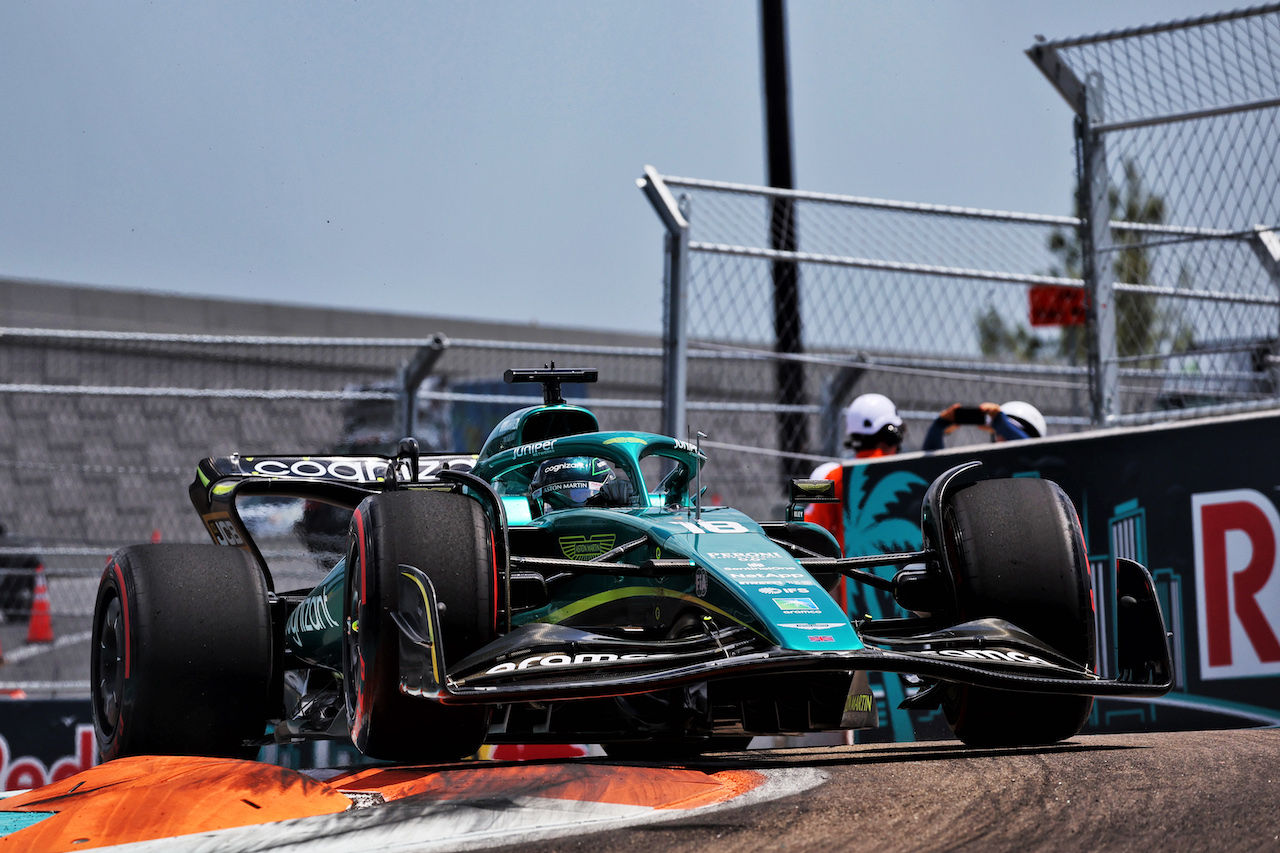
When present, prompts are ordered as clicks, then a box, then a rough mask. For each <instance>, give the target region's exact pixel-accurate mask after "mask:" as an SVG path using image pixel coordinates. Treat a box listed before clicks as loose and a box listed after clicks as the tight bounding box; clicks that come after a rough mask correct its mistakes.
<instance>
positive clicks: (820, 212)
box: [645, 170, 1090, 474]
mask: <svg viewBox="0 0 1280 853" xmlns="http://www.w3.org/2000/svg"><path fill="white" fill-rule="evenodd" d="M645 184H646V186H647V187H655V188H661V190H662V191H663V192H665V193H666V195H667V196H668V198H670V199H671V200H672V203H673V204H674V205H675V206H676V207H677V209H678V210H679V211H680V212H681V219H682V220H683V222H684V223H685V225H684V233H683V234H681V235H680V239H678V240H671V241H669V243H670V244H677V245H676V246H675V247H672V248H671V249H670V251H671V252H674V251H678V250H679V246H678V244H679V243H680V242H681V240H684V241H686V244H685V248H684V251H685V252H687V257H688V261H687V268H686V269H687V277H686V279H685V280H686V282H687V294H686V297H685V298H686V300H687V318H686V321H685V324H684V329H683V334H684V335H685V336H686V341H687V347H688V351H687V352H688V359H687V364H688V367H687V386H688V388H687V402H686V408H687V411H686V414H685V416H686V419H687V422H688V424H689V426H690V428H691V429H701V430H702V431H704V432H707V433H708V434H709V435H710V436H711V438H712V439H713V440H714V439H716V438H717V435H716V430H717V429H731V430H733V431H737V430H738V427H737V426H736V424H735V423H734V421H733V417H734V416H733V415H732V414H730V413H726V414H725V416H722V417H719V418H716V419H715V420H714V421H713V422H709V419H708V418H706V417H705V416H704V415H701V414H699V410H700V409H702V408H703V407H705V406H707V405H708V404H709V403H714V402H720V401H723V400H726V399H734V398H737V397H741V396H744V395H748V394H750V395H752V396H753V397H754V398H755V399H756V400H758V401H759V403H760V407H759V408H757V409H756V410H753V411H751V412H744V413H743V414H742V415H741V417H744V418H751V419H752V420H753V421H755V422H756V430H757V432H758V434H759V435H760V438H761V444H760V445H759V447H761V448H770V449H771V450H772V452H774V453H777V454H780V455H782V458H783V459H784V460H785V461H784V463H783V464H782V465H781V466H780V467H777V469H776V470H777V472H778V473H779V474H794V473H798V472H802V473H807V471H808V470H809V469H811V468H813V467H814V464H815V462H818V461H822V460H823V459H824V458H826V457H833V456H837V455H838V454H839V439H840V438H841V437H842V423H841V421H840V417H839V414H840V408H841V407H842V406H844V405H847V404H848V402H849V400H850V399H851V398H852V397H853V396H856V395H857V394H859V393H863V392H868V391H876V392H879V393H883V394H886V395H888V396H889V397H891V398H892V399H893V400H894V401H895V402H896V403H897V404H898V407H899V410H900V411H901V413H902V414H903V416H904V418H905V419H906V421H907V424H908V436H907V442H906V446H907V448H908V449H910V448H912V447H919V442H920V440H921V439H922V438H923V436H924V432H925V430H926V428H927V426H928V424H929V423H930V422H931V421H932V420H933V418H934V416H935V415H936V414H937V412H938V411H939V410H940V409H941V408H943V407H944V406H946V405H947V404H949V403H952V402H957V401H965V402H970V403H979V402H983V401H987V400H991V401H996V402H1003V401H1006V400H1010V399H1021V400H1026V401H1028V402H1031V403H1032V404H1034V405H1035V406H1037V407H1038V408H1039V409H1040V410H1041V411H1042V412H1044V413H1045V415H1046V417H1047V419H1048V421H1049V423H1050V425H1051V426H1052V427H1053V428H1054V429H1056V430H1060V431H1061V430H1070V429H1075V428H1079V427H1081V426H1085V425H1087V424H1089V422H1090V418H1089V384H1088V367H1087V353H1086V345H1085V336H1084V335H1083V334H1082V327H1079V326H1075V327H1071V329H1070V330H1069V331H1067V332H1066V333H1060V332H1056V331H1055V334H1053V335H1048V334H1043V333H1040V332H1038V331H1036V330H1033V329H1031V328H1029V327H1028V326H1027V325H1026V324H1027V318H1028V303H1029V299H1030V294H1031V292H1032V290H1033V289H1037V288H1057V289H1062V290H1066V291H1069V292H1081V293H1082V292H1083V281H1081V280H1080V279H1078V278H1071V277H1069V276H1065V275H1061V274H1055V265H1056V264H1057V261H1058V253H1055V251H1054V250H1053V249H1052V248H1051V246H1053V245H1055V241H1056V239H1057V237H1058V236H1059V235H1062V234H1064V233H1073V232H1074V230H1075V229H1076V228H1077V227H1078V225H1079V220H1078V219H1075V218H1072V217H1060V216H1033V215H1027V214H1017V213H1007V212H1002V211H990V210H974V209H969V208H958V207H944V206H938V205H925V204H909V203H903V202H893V201H885V200H880V199H867V198H856V197H851V196H836V195H829V194H822V193H806V192H798V191H784V190H775V189H769V188H765V187H752V186H744V185H737V184H727V183H723V182H716V181H705V180H696V179H691V178H678V177H668V176H660V175H658V174H656V173H655V172H653V171H652V170H650V171H649V173H648V174H647V176H646V179H645ZM675 194H678V195H679V199H678V200H676V197H675ZM655 195H656V193H655ZM782 200H785V201H787V202H788V208H789V210H790V211H791V215H792V216H793V217H794V222H795V226H796V232H797V234H798V235H799V242H800V249H799V250H798V251H779V250H774V249H770V248H767V246H768V245H769V243H770V240H771V238H770V235H769V233H768V230H767V229H768V228H769V225H770V222H771V210H772V209H773V208H774V207H775V206H776V205H777V204H778V203H779V201H782ZM780 262H790V263H793V264H794V265H795V267H796V270H797V275H798V278H799V282H800V294H801V298H800V300H799V306H798V309H797V310H796V311H795V312H794V313H793V315H792V316H791V317H789V318H780V317H779V316H778V313H779V312H778V310H777V305H776V304H775V300H774V292H775V282H776V276H777V266H778V264H779V263H780ZM668 282H669V285H671V284H674V283H675V277H674V276H669V277H668ZM676 299H677V300H678V299H679V296H678V295H677V296H676ZM784 323H792V324H795V325H796V326H798V327H799V328H800V329H801V330H802V340H803V352H795V353H786V354H779V353H777V352H774V341H775V331H776V329H777V328H778V326H779V325H780V324H784ZM730 354H732V355H735V356H737V357H740V358H741V357H746V356H747V355H750V356H752V357H754V358H755V359H756V360H757V361H758V362H759V364H760V367H758V368H757V369H756V370H755V371H754V372H753V374H752V376H751V377H750V379H749V384H744V382H743V380H744V379H745V377H738V376H734V375H732V374H730V373H728V372H726V371H725V370H723V369H722V367H721V364H722V362H721V361H719V360H717V359H716V358H713V357H711V356H713V355H719V356H722V357H723V356H726V355H730ZM776 362H787V363H790V364H792V365H794V366H795V367H796V368H798V370H795V373H798V374H799V377H800V378H799V381H800V383H801V384H800V389H801V393H800V394H799V395H794V394H793V395H792V399H798V400H799V402H792V403H782V404H780V403H779V400H780V399H781V397H782V395H781V393H780V389H779V381H780V377H781V375H782V374H781V373H780V372H779V371H775V370H773V369H772V367H771V363H776ZM793 375H794V374H793ZM762 414H763V415H764V417H763V418H762V417H761V415H762ZM797 415H798V416H799V417H796V416H797ZM704 424H706V426H704ZM979 435H980V434H978V433H977V432H976V431H975V433H974V435H972V436H967V437H964V438H966V439H968V440H972V439H975V438H977V437H978V436H979Z"/></svg>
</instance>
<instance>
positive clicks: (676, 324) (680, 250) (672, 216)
mask: <svg viewBox="0 0 1280 853" xmlns="http://www.w3.org/2000/svg"><path fill="white" fill-rule="evenodd" d="M644 174H645V176H644V177H643V178H639V179H637V180H636V186H638V187H639V188H640V189H641V190H643V191H644V194H645V196H646V197H648V199H649V203H650V204H652V205H653V208H654V210H656V211H657V213H658V216H659V218H661V219H662V222H663V224H664V225H666V226H667V233H666V237H665V239H664V241H663V245H664V250H665V251H664V257H665V264H664V266H665V269H664V275H663V279H664V280H663V294H664V297H663V322H662V431H663V432H664V433H666V434H667V435H670V436H673V437H675V438H684V437H685V435H686V433H687V431H688V420H687V419H686V417H685V401H686V397H687V389H688V351H689V332H688V328H687V326H686V320H687V317H688V310H687V309H688V294H689V288H688V283H689V220H688V219H686V218H685V211H684V210H682V209H681V207H680V205H679V204H677V203H676V200H675V198H674V197H673V196H672V195H671V191H670V190H669V189H668V188H667V186H666V184H664V183H663V182H662V176H661V175H659V174H658V172H657V170H656V169H654V168H653V167H652V166H645V167H644Z"/></svg>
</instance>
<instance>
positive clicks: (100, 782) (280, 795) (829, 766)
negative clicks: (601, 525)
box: [0, 729, 1280, 853]
mask: <svg viewBox="0 0 1280 853" xmlns="http://www.w3.org/2000/svg"><path fill="white" fill-rule="evenodd" d="M0 818H3V819H4V820H3V821H0V823H4V822H5V821H7V822H8V824H7V826H6V827H0V828H2V829H3V834H0V853H3V851H4V850H14V851H23V853H35V851H40V853H50V851H59V852H60V853H61V851H72V850H81V849H91V848H97V849H113V850H120V851H121V853H124V851H136V852H137V853H161V851H163V853H173V851H182V853H227V851H244V853H248V851H253V853H286V851H287V853H343V851H366V850H378V851H383V853H427V851H431V853H435V851H449V850H481V849H482V850H501V851H514V850H519V851H522V853H540V852H541V851H556V852H557V853H559V851H584V852H588V853H589V851H643V853H665V851H680V853H684V851H697V852H698V853H706V851H716V853H718V851H732V853H738V851H774V850H788V851H790V850H795V851H809V850H813V851H823V853H827V851H839V850H856V851H890V853H898V851H997V853H999V851H1015V850H1016V851H1038V850H1052V851H1063V850H1066V851H1075V850H1081V851H1110V850H1116V851H1161V853H1174V851H1181V850H1194V851H1197V853H1199V851H1217V850H1230V851H1237V850H1244V851H1248V850H1280V729H1243V730H1222V731H1208V732H1184V733H1173V734H1133V735H1098V736H1084V737H1078V738H1075V739H1073V740H1071V741H1069V742H1067V743H1064V744H1059V745H1056V746H1052V747H1047V748H1036V749H1030V748H1026V749H1002V750H972V749H968V748H966V747H964V746H962V745H960V744H959V743H957V742H954V741H945V742H931V743H917V744H882V745H858V746H821V747H818V746H814V747H805V748H800V749H774V750H755V751H748V752H741V753H733V754H726V755H723V756H717V757H715V758H714V759H711V758H708V759H702V760H699V761H696V762H690V763H686V764H680V765H671V764H661V763H658V762H610V761H608V760H607V759H602V758H588V759H577V760H544V761H531V762H527V763H514V762H483V761H481V762H464V763H461V764H454V765H439V766H426V767H405V768H399V767H393V766H386V765H383V766H371V767H365V768H356V769H334V770H330V771H317V772H315V773H313V774H310V775H303V774H299V773H297V772H295V771H289V770H284V769H282V768H276V767H272V766H271V765H265V764H258V763H256V762H243V761H228V760H225V759H200V758H173V757H170V758H162V757H147V756H140V757H135V758H127V759H120V760H119V761H116V762H110V763H109V764H107V765H102V766H100V767H97V768H91V769H90V770H87V771H84V772H83V773H80V774H77V775H75V776H71V777H68V778H66V779H64V780H62V781H60V782H56V783H54V784H52V785H49V786H46V787H45V788H40V789H36V790H35V791H30V792H26V793H25V794H17V795H14V796H12V797H11V798H7V799H6V800H4V801H3V808H0ZM114 845H122V846H119V847H116V846H114Z"/></svg>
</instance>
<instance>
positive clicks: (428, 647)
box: [392, 560, 1172, 705]
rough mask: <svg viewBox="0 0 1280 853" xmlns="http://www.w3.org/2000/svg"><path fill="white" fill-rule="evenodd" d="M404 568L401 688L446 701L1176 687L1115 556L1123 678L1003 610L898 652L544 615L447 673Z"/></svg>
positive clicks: (1162, 639)
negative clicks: (885, 683)
mask: <svg viewBox="0 0 1280 853" xmlns="http://www.w3.org/2000/svg"><path fill="white" fill-rule="evenodd" d="M401 570H402V573H403V574H404V577H405V583H403V584H402V585H401V591H402V596H401V599H400V604H401V608H400V610H399V611H397V612H395V613H393V614H392V618H393V619H394V621H395V623H396V625H397V626H398V627H399V629H400V689H401V690H402V691H403V692H404V693H407V694H409V695H414V696H422V697H424V698H427V699H431V700H435V701H438V702H441V703H444V704H450V705H453V704H490V703H506V702H545V701H557V700H570V699H593V698H602V697H607V696H622V695H629V694H637V693H648V692H651V691H655V690H663V689H667V688H672V687H681V686H684V685H688V684H693V683H697V682H701V681H711V680H719V679H726V678H739V677H744V676H758V675H769V674H797V673H805V672H815V673H816V672H833V671H838V672H850V671H858V670H862V671H880V672H902V673H911V674H915V675H918V676H920V677H922V678H925V679H932V680H937V681H947V682H954V683H958V684H971V685H974V686H977V687H990V688H995V689H1000V690H1014V691H1022V692H1032V693H1053V694H1070V695H1088V696H1135V697H1155V696H1162V695H1164V694H1165V693H1167V692H1168V691H1169V689H1170V688H1171V687H1172V678H1171V673H1172V667H1171V665H1170V659H1169V650H1168V643H1167V641H1166V634H1165V628H1164V619H1163V617H1162V615H1161V613H1160V608H1159V604H1158V602H1157V599H1156V596H1155V589H1154V585H1153V584H1152V582H1151V576H1150V574H1149V573H1148V572H1147V570H1146V569H1145V568H1143V567H1142V566H1141V565H1139V564H1138V563H1134V562H1132V561H1129V560H1119V561H1117V569H1116V577H1117V593H1118V594H1117V598H1118V600H1119V602H1120V606H1119V607H1117V608H1116V612H1117V636H1118V638H1119V640H1120V644H1119V649H1118V656H1117V659H1118V661H1119V673H1120V675H1119V677H1118V678H1101V677H1098V676H1097V675H1095V674H1093V672H1092V671H1090V670H1088V669H1085V668H1083V667H1080V666H1079V665H1077V664H1073V663H1070V662H1068V661H1066V660H1065V659H1063V658H1062V657H1061V656H1059V655H1057V653H1055V652H1054V651H1053V650H1052V649H1050V648H1048V647H1047V646H1045V645H1043V644H1042V643H1040V642H1039V641H1037V640H1036V639H1035V637H1034V636H1033V635H1031V634H1030V633H1028V632H1026V631H1024V630H1022V629H1021V628H1019V627H1018V626H1016V625H1012V624H1011V623H1008V622H1005V621H1003V620H998V619H981V620H976V621H974V622H970V623H965V624H962V625H956V626H953V627H952V628H950V629H948V630H947V631H945V632H935V633H932V634H921V635H918V636H916V637H910V638H901V639H899V640H897V641H895V643H894V644H893V646H894V647H893V648H891V649H880V648H874V647H870V646H868V647H866V648H862V649H858V650H851V651H844V650H834V649H833V650H831V651H795V650H790V649H783V648H779V647H777V646H772V645H767V644H764V643H763V641H761V640H760V639H759V638H758V637H756V636H755V635H753V634H750V632H748V631H747V630H746V629H743V628H729V629H722V630H719V631H713V632H708V634H707V635H706V636H705V637H701V638H695V639H692V640H680V641H650V642H645V641H633V640H629V639H620V638H616V637H607V636H603V635H599V634H593V633H591V632H589V631H583V630H579V629H576V628H570V627H566V626H562V625H551V624H538V625H531V626H525V627H524V628H518V629H516V631H513V632H512V633H510V634H508V635H506V636H505V637H503V638H500V639H499V640H497V641H495V642H494V643H492V644H490V645H489V646H486V647H485V648H484V649H481V650H480V651H479V652H477V653H476V654H474V655H472V656H471V657H469V658H468V659H467V660H466V661H462V662H460V663H459V664H458V665H455V666H454V668H453V670H452V671H449V672H446V670H445V667H444V661H445V656H444V649H443V645H442V643H441V638H440V630H439V619H438V616H437V615H436V614H437V613H438V610H437V604H436V596H435V590H434V588H433V587H432V585H431V581H430V579H429V578H428V577H427V576H426V575H425V574H424V573H422V572H420V571H418V570H417V569H414V568H412V567H409V566H402V567H401ZM522 632H523V633H522ZM871 641H873V642H874V640H871Z"/></svg>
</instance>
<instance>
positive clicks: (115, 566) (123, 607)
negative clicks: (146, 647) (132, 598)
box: [111, 560, 133, 699]
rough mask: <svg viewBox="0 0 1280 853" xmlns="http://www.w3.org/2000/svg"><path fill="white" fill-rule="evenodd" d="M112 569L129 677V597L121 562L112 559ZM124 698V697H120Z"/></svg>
mask: <svg viewBox="0 0 1280 853" xmlns="http://www.w3.org/2000/svg"><path fill="white" fill-rule="evenodd" d="M111 571H112V572H113V573H114V574H115V576H116V586H118V587H119V588H120V613H121V614H122V615H123V618H124V677H125V678H128V677H129V671H130V669H131V668H132V661H133V650H132V645H133V644H132V643H131V642H130V636H129V599H128V598H127V597H126V596H125V592H124V572H122V571H120V564H119V563H117V562H116V561H115V560H112V561H111ZM120 698H121V699H123V698H124V697H123V696H122V697H120Z"/></svg>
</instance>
